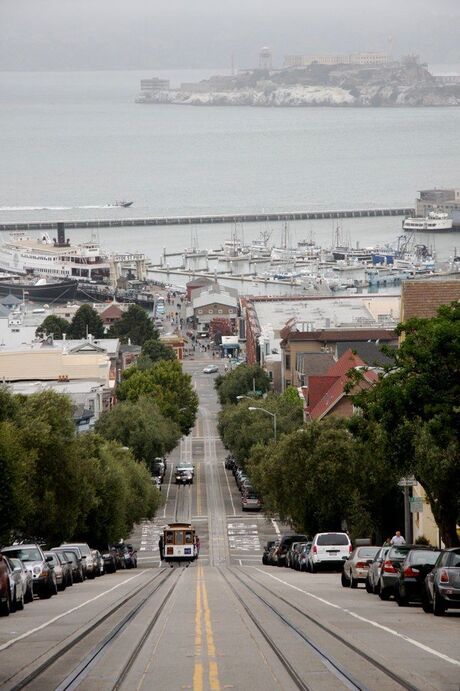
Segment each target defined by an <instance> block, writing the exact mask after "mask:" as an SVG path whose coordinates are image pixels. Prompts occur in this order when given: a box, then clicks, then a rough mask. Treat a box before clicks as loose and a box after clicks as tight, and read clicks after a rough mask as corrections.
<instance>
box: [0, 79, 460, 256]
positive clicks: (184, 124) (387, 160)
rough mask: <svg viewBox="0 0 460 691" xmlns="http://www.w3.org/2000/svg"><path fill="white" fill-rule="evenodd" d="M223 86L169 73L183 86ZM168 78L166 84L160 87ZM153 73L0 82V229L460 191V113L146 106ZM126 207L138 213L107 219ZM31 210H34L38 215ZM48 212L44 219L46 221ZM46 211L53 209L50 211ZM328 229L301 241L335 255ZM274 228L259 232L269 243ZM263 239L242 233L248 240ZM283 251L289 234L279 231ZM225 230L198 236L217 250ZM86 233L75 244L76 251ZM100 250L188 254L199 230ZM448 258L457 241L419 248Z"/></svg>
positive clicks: (390, 228)
mask: <svg viewBox="0 0 460 691" xmlns="http://www.w3.org/2000/svg"><path fill="white" fill-rule="evenodd" d="M213 72H215V70H210V71H208V72H204V71H202V72H200V73H197V72H195V73H192V74H191V73H185V72H184V73H174V74H167V75H166V76H170V77H172V80H173V82H174V83H175V84H178V83H180V82H181V81H193V80H196V79H200V78H204V77H206V76H209V74H211V73H213ZM157 74H158V75H159V76H161V73H157ZM148 76H152V73H150V72H149V73H146V72H77V73H75V72H66V73H11V72H3V73H1V72H0V151H1V154H2V155H1V157H0V219H1V220H2V221H4V222H7V221H27V220H32V219H34V220H35V219H43V220H48V219H52V220H58V219H59V220H61V219H62V220H66V219H71V218H100V217H114V216H116V217H120V216H124V215H126V216H131V217H132V216H144V215H175V214H178V215H179V214H186V215H193V214H199V213H226V212H235V213H238V212H248V211H261V210H264V211H276V210H296V209H321V208H357V207H362V206H407V205H409V206H410V205H413V202H414V198H415V194H416V191H417V190H418V189H420V188H423V187H434V186H437V187H442V186H449V187H451V186H456V185H459V184H460V180H459V169H458V161H459V160H460V140H459V138H458V130H459V126H460V109H458V108H423V109H408V108H406V109H383V108H381V109H340V108H338V109H334V108H306V109H294V108H292V109H288V108H282V109H256V108H254V109H252V108H243V107H231V108H230V107H227V108H218V107H212V108H195V107H185V106H184V107H180V106H168V105H165V106H142V105H139V104H135V103H134V99H135V97H136V95H137V93H138V86H139V81H140V79H141V78H143V77H148ZM117 199H129V200H131V199H132V200H133V201H134V206H133V207H132V208H131V209H118V208H117V209H108V208H104V207H105V206H106V205H107V204H109V203H113V202H114V201H115V200H117ZM31 207H32V208H31ZM44 207H46V208H44ZM50 207H55V208H54V209H52V208H50ZM333 225H334V224H332V223H331V222H330V221H318V222H303V223H292V224H291V238H292V240H293V241H295V240H298V239H301V238H302V237H305V236H309V235H310V233H311V232H313V233H314V236H315V239H316V241H317V242H318V243H319V244H323V245H327V246H329V245H330V244H331V242H332V234H333ZM343 226H344V232H345V233H346V234H347V235H349V237H350V238H351V240H352V242H353V244H355V243H356V242H359V243H360V244H361V245H369V244H374V243H376V242H389V241H392V240H394V239H395V238H396V236H397V235H398V234H400V232H401V226H400V219H395V218H385V219H356V220H347V221H345V222H344V223H343ZM265 228H266V226H265V227H264V229H265ZM260 229H261V226H258V225H257V224H254V225H252V224H247V225H246V226H245V228H244V229H243V231H244V234H245V239H246V240H248V241H249V240H251V239H254V238H256V237H257V236H258V235H259V232H260ZM271 229H272V230H273V238H274V239H275V240H277V239H278V237H279V235H280V232H281V228H280V226H279V225H277V224H274V225H272V226H271ZM231 230H232V229H231V227H230V226H200V227H199V228H198V230H197V234H198V239H199V244H200V246H201V247H209V248H213V247H217V246H219V245H220V244H221V243H222V242H223V241H224V240H225V239H228V238H229V236H230V233H231ZM89 236H90V231H85V230H79V231H72V233H71V238H72V241H75V242H76V241H80V240H86V239H88V238H89ZM99 237H100V240H101V243H102V244H103V246H104V247H106V248H110V249H114V250H133V251H134V250H141V251H144V252H145V253H146V254H148V256H149V257H150V258H151V259H152V261H158V259H159V257H160V254H161V252H162V248H163V246H167V248H168V251H173V250H174V251H180V250H182V249H183V248H184V247H186V246H190V229H189V228H184V227H177V228H169V227H168V228H117V229H103V230H100V231H99ZM418 238H419V239H420V240H419V241H420V242H423V243H425V244H434V243H435V244H436V249H437V250H438V254H439V255H440V256H442V257H443V258H447V257H448V256H449V255H451V254H452V253H453V251H454V246H455V243H456V242H457V239H456V238H458V235H456V234H443V235H442V236H441V235H439V236H437V237H436V238H433V237H427V236H422V235H420V236H418Z"/></svg>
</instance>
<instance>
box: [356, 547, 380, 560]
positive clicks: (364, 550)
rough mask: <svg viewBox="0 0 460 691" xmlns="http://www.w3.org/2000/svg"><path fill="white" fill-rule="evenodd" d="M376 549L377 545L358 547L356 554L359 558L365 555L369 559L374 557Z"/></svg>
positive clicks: (377, 549)
mask: <svg viewBox="0 0 460 691" xmlns="http://www.w3.org/2000/svg"><path fill="white" fill-rule="evenodd" d="M378 551H379V548H378V547H360V548H359V549H358V552H357V555H358V557H360V558H361V557H367V558H368V559H370V558H371V557H375V555H376V554H377V552H378Z"/></svg>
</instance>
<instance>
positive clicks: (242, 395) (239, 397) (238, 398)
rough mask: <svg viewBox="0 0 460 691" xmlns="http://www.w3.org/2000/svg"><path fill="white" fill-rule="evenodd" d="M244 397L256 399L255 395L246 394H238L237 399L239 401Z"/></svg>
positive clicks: (251, 399)
mask: <svg viewBox="0 0 460 691" xmlns="http://www.w3.org/2000/svg"><path fill="white" fill-rule="evenodd" d="M242 398H249V400H250V401H253V400H254V397H253V396H246V395H245V394H241V396H237V397H236V400H237V401H241V399H242Z"/></svg>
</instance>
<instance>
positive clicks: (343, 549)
mask: <svg viewBox="0 0 460 691" xmlns="http://www.w3.org/2000/svg"><path fill="white" fill-rule="evenodd" d="M352 549H353V547H352V544H351V540H350V538H349V537H348V535H347V534H346V533H316V535H315V537H314V538H313V542H312V544H311V549H310V553H309V555H308V559H309V561H308V567H309V568H308V570H309V571H311V572H312V573H315V571H316V570H317V568H318V566H320V565H329V566H337V567H339V566H342V564H343V562H344V561H345V560H346V559H347V558H348V557H349V555H350V552H351V551H352Z"/></svg>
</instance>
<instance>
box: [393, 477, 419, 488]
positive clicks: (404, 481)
mask: <svg viewBox="0 0 460 691" xmlns="http://www.w3.org/2000/svg"><path fill="white" fill-rule="evenodd" d="M417 484H418V482H417V480H416V479H415V477H414V476H413V475H409V476H408V477H402V478H401V479H400V481H399V482H398V486H399V487H415V486H416V485H417Z"/></svg>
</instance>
